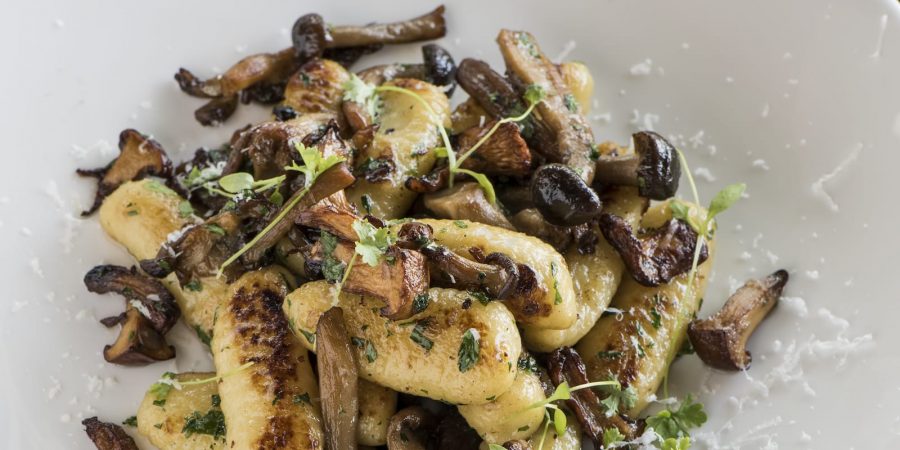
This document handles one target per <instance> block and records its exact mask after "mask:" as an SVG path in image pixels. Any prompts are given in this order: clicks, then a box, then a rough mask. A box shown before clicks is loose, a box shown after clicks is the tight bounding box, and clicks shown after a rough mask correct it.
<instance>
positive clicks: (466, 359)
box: [457, 328, 481, 372]
mask: <svg viewBox="0 0 900 450" xmlns="http://www.w3.org/2000/svg"><path fill="white" fill-rule="evenodd" d="M480 349H481V339H480V335H479V334H478V330H476V329H474V328H469V329H468V330H466V332H465V334H463V337H462V342H460V344H459V352H458V353H457V356H458V359H459V360H458V365H459V371H460V372H466V371H467V370H469V369H471V368H472V366H474V365H475V364H476V363H478V357H479V354H480Z"/></svg>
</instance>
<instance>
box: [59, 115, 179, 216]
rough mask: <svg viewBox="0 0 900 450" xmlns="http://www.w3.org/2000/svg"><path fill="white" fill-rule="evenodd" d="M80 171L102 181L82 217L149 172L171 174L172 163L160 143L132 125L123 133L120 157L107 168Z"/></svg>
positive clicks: (120, 135) (154, 174) (161, 175)
mask: <svg viewBox="0 0 900 450" xmlns="http://www.w3.org/2000/svg"><path fill="white" fill-rule="evenodd" d="M76 172H77V173H78V175H81V176H86V177H94V178H97V179H99V180H100V181H99V183H98V185H97V195H96V196H94V203H93V204H92V205H91V207H90V209H88V210H86V211H84V212H82V213H81V215H82V216H88V215H90V214H92V213H93V212H94V211H96V210H97V208H99V207H100V204H102V203H103V199H105V198H106V196H108V195H109V194H112V192H113V191H114V190H116V188H117V187H119V186H120V185H122V184H123V183H125V182H128V181H134V180H140V179H141V178H144V177H146V176H149V175H153V176H158V177H163V178H169V177H171V176H172V163H171V162H170V161H169V157H168V156H167V155H166V151H165V150H163V148H162V146H161V145H159V143H158V142H156V141H154V140H153V139H150V138H149V137H147V136H144V135H142V134H141V133H139V132H137V130H133V129H130V128H129V129H127V130H124V131H122V132H121V133H120V134H119V156H118V157H117V158H116V159H114V160H113V161H112V162H111V163H109V164H108V165H107V166H106V167H101V168H99V169H78V170H77V171H76Z"/></svg>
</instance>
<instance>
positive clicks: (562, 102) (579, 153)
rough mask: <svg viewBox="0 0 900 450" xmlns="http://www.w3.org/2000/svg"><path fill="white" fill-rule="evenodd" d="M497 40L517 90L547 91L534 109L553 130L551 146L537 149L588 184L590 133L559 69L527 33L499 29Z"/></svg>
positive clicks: (591, 164) (590, 177) (591, 173)
mask: <svg viewBox="0 0 900 450" xmlns="http://www.w3.org/2000/svg"><path fill="white" fill-rule="evenodd" d="M497 43H498V44H499V45H500V51H501V52H502V53H503V60H504V61H505V62H506V68H507V72H508V73H510V74H511V75H512V81H513V84H514V85H517V89H518V90H519V91H520V92H524V90H525V88H526V87H527V86H530V85H538V86H541V87H542V88H544V90H545V92H546V96H545V97H544V99H543V101H541V103H540V104H538V106H537V110H538V113H539V117H540V122H542V123H543V124H545V125H546V126H547V127H548V128H549V129H550V130H551V131H552V133H553V136H554V138H555V139H554V143H553V144H554V145H552V146H548V147H543V148H537V149H536V150H538V151H540V152H541V154H543V155H544V156H545V157H546V158H547V159H548V160H549V161H550V162H555V163H562V164H565V165H567V166H569V167H570V168H571V169H572V170H574V171H575V173H576V174H578V176H579V177H581V179H582V180H584V182H585V183H587V184H588V185H589V184H591V182H592V181H593V179H594V166H595V164H594V161H592V160H591V158H590V155H591V146H592V145H593V143H594V138H593V133H592V132H591V127H590V124H589V123H588V122H587V119H585V118H584V116H583V115H582V114H581V112H580V111H579V109H578V104H577V103H576V102H574V100H573V98H572V94H571V92H569V88H568V86H566V84H565V82H564V81H563V79H562V76H561V75H560V73H559V70H557V68H556V66H555V65H553V63H551V62H550V60H549V59H548V58H547V57H546V56H545V55H544V53H543V52H542V51H541V49H540V47H539V46H538V44H537V41H536V40H535V39H534V36H532V35H531V34H529V33H527V32H524V31H510V30H501V31H500V34H499V36H497Z"/></svg>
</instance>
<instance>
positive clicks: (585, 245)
mask: <svg viewBox="0 0 900 450" xmlns="http://www.w3.org/2000/svg"><path fill="white" fill-rule="evenodd" d="M510 222H512V224H513V226H515V227H516V228H515V229H516V230H517V231H520V232H522V233H525V234H527V235H529V236H534V237H536V238H538V239H540V240H542V241H544V242H546V243H548V244H550V245H551V246H552V247H553V248H555V249H556V250H557V251H559V252H564V251H566V249H568V248H569V246H570V245H571V244H572V242H573V241H575V242H577V243H578V244H579V248H581V249H583V250H584V251H582V253H590V252H591V247H592V244H593V243H595V242H596V239H592V238H591V234H592V233H591V232H590V231H591V229H590V227H589V224H581V225H577V226H574V227H561V226H557V225H553V224H552V223H550V222H548V221H547V219H545V218H544V216H542V215H541V213H540V212H538V210H536V209H534V208H527V209H523V210H521V211H519V212H517V213H516V214H514V215H513V216H512V217H510Z"/></svg>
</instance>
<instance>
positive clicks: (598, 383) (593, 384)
mask: <svg viewBox="0 0 900 450" xmlns="http://www.w3.org/2000/svg"><path fill="white" fill-rule="evenodd" d="M597 386H615V387H617V388H619V389H621V388H622V385H621V384H619V382H618V381H617V380H609V381H594V382H591V383H584V384H579V385H578V386H575V387H572V388H570V389H569V392H575V391H580V390H582V389H587V388H592V387H597Z"/></svg>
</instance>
